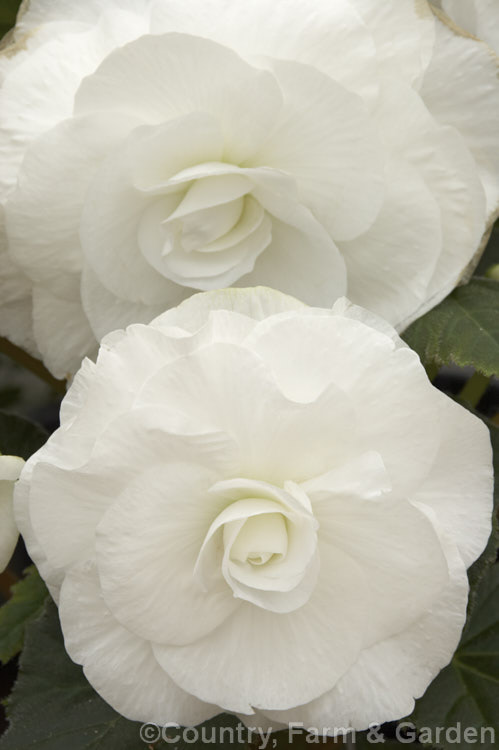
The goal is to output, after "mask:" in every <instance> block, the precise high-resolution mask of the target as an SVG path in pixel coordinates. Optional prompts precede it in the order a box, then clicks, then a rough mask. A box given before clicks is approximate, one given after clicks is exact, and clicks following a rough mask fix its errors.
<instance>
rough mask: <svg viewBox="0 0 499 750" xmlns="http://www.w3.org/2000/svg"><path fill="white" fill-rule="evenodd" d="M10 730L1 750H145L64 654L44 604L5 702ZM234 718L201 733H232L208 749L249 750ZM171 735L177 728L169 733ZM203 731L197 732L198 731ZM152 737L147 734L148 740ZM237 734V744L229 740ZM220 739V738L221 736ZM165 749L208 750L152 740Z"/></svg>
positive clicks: (53, 613) (135, 728)
mask: <svg viewBox="0 0 499 750" xmlns="http://www.w3.org/2000/svg"><path fill="white" fill-rule="evenodd" d="M7 708H8V718H9V722H10V725H9V729H8V730H7V732H6V734H5V735H4V737H3V738H2V739H1V740H0V750H28V749H29V750H68V748H71V750H147V748H148V747H149V745H148V743H147V742H144V741H143V740H142V739H141V736H140V731H141V724H140V723H137V722H133V721H129V720H127V719H124V718H123V717H122V716H120V715H119V714H117V713H116V711H114V710H113V709H112V708H111V707H110V706H109V705H108V704H107V703H105V702H104V701H103V700H102V699H101V698H100V697H99V696H98V695H97V693H96V692H95V691H94V690H93V688H92V687H91V686H90V685H89V683H88V682H87V680H86V679H85V677H84V675H83V671H82V669H81V668H80V667H79V666H77V665H76V664H74V663H73V662H72V661H71V659H70V658H69V656H68V655H67V653H66V651H65V650H64V643H63V639H62V633H61V629H60V625H59V617H58V613H57V608H56V607H55V605H54V603H53V602H52V600H47V602H46V604H45V607H44V609H43V611H42V613H41V615H40V616H39V617H38V618H37V619H36V620H34V621H33V622H31V623H30V624H29V626H28V627H27V628H26V639H25V647H24V651H23V653H22V655H21V659H20V669H19V678H18V681H17V683H16V685H15V687H14V691H13V692H12V694H11V696H10V697H9V699H8V702H7ZM238 726H239V722H238V720H237V719H236V718H235V717H232V716H227V715H225V714H222V715H220V716H218V717H216V718H215V719H213V720H211V721H210V722H206V724H204V725H203V727H205V732H207V733H208V735H210V733H211V731H212V730H213V732H214V736H215V737H218V736H220V731H219V730H220V728H221V727H224V728H228V729H229V730H230V729H232V730H233V731H232V732H230V731H229V732H228V736H227V740H226V741H225V742H224V741H222V742H221V743H220V742H216V743H213V744H209V745H208V747H211V748H217V747H224V746H227V747H229V746H230V747H234V746H236V747H239V748H240V749H241V750H242V749H243V748H246V749H247V748H248V743H247V732H246V731H245V730H244V731H242V732H241V741H240V742H239V741H238V735H237V731H236V730H237V727H238ZM171 731H172V732H173V733H174V732H175V731H176V730H171ZM199 732H201V729H199ZM152 736H153V735H150V737H151V739H152ZM234 736H235V741H232V739H233V737H234ZM222 740H223V738H222ZM151 747H154V748H158V749H160V750H164V749H165V748H167V747H171V748H173V747H175V748H176V749H177V750H187V749H188V748H194V750H203V749H204V750H206V747H207V745H206V742H204V743H203V742H202V741H199V742H195V743H191V742H189V741H187V742H184V741H180V742H176V743H175V744H171V743H166V742H164V741H162V740H160V741H159V742H152V741H151Z"/></svg>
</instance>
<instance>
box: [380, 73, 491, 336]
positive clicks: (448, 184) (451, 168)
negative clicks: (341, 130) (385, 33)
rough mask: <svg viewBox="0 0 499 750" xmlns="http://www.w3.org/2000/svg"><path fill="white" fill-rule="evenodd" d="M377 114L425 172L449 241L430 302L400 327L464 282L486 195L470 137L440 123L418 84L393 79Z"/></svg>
mask: <svg viewBox="0 0 499 750" xmlns="http://www.w3.org/2000/svg"><path fill="white" fill-rule="evenodd" d="M377 114H378V119H379V124H380V129H381V132H382V133H383V138H384V139H385V143H387V144H390V145H391V148H392V150H393V152H394V154H399V155H402V157H403V158H404V159H405V160H407V161H409V163H410V164H411V165H412V166H413V167H415V168H416V169H417V170H418V171H419V172H420V174H421V176H422V177H423V179H424V180H425V182H426V184H427V186H428V188H429V189H430V191H431V192H432V193H433V195H434V197H435V199H436V200H437V202H438V204H439V206H440V210H441V221H442V243H443V245H442V252H441V253H440V256H439V259H438V263H437V266H436V269H435V273H434V275H433V278H432V280H431V282H430V284H429V286H428V290H427V293H426V299H425V302H424V304H423V305H421V306H420V307H419V308H418V310H415V311H414V313H413V315H412V316H410V318H409V319H406V320H405V321H401V322H400V323H399V324H398V326H397V327H398V328H399V330H400V329H403V328H405V327H406V326H407V325H409V323H410V322H411V321H412V320H414V319H415V318H417V317H418V316H419V315H422V314H423V313H424V312H426V311H427V310H429V309H430V308H431V307H433V306H434V305H436V304H437V303H438V302H440V301H441V300H442V299H443V298H444V297H445V296H446V295H447V294H448V293H449V292H450V291H452V289H453V288H454V286H455V285H456V284H457V282H458V281H459V279H460V277H461V276H462V274H463V271H464V270H465V269H466V267H467V265H468V263H469V262H470V261H471V259H472V258H473V256H474V254H475V252H476V250H477V248H478V245H479V243H480V241H481V238H482V235H483V233H484V231H485V195H484V191H483V187H482V185H481V183H480V179H479V176H478V171H477V168H476V164H475V162H474V159H473V157H472V156H471V154H470V153H469V151H468V150H467V148H466V143H465V141H464V139H463V138H462V137H461V136H460V135H459V133H458V132H457V131H456V130H455V129H454V128H450V127H443V126H439V125H437V124H436V123H435V121H434V120H433V118H432V117H431V116H430V114H429V112H428V110H427V109H426V107H425V106H424V104H423V102H422V101H421V99H420V97H419V96H418V95H417V94H416V93H415V92H414V91H413V90H412V89H410V88H409V87H407V86H404V85H401V84H400V83H399V82H394V81H392V82H391V83H390V85H389V86H386V87H385V88H384V90H383V92H382V96H381V98H380V100H379V104H378V110H377Z"/></svg>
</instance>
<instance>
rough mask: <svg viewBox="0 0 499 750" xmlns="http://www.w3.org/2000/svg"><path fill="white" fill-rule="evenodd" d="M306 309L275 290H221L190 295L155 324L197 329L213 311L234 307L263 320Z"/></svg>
mask: <svg viewBox="0 0 499 750" xmlns="http://www.w3.org/2000/svg"><path fill="white" fill-rule="evenodd" d="M304 309H306V308H305V305H304V303H303V302H300V301H299V300H297V299H295V298H294V297H289V296H288V295H286V294H282V293H281V292H278V291H276V290H275V289H267V288H265V287H256V288H254V289H253V288H252V289H219V290H217V291H213V292H206V293H204V294H195V295H193V296H192V297H189V299H187V300H185V301H184V302H181V304H180V305H179V306H178V307H175V308H173V309H172V310H168V311H167V312H165V313H163V315H160V316H159V317H158V318H156V320H154V321H153V325H154V327H156V328H167V327H169V326H178V327H180V328H184V329H185V330H187V331H191V332H193V331H196V330H198V329H199V328H200V327H201V326H202V325H203V324H204V323H205V321H206V318H207V317H208V314H209V312H210V311H211V310H233V311H234V312H238V313H240V314H241V315H246V316H248V317H250V318H252V319H253V320H263V319H265V318H267V317H269V316H270V315H274V314H276V313H280V312H283V311H286V310H304Z"/></svg>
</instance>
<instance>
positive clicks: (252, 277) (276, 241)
mask: <svg viewBox="0 0 499 750" xmlns="http://www.w3.org/2000/svg"><path fill="white" fill-rule="evenodd" d="M289 209H290V212H294V218H293V219H292V220H291V221H292V224H284V223H283V222H282V221H279V220H278V219H274V220H273V221H272V242H271V243H270V245H269V246H268V247H267V248H266V249H265V251H264V252H263V253H262V254H261V255H260V256H259V257H258V259H257V261H256V263H255V267H254V269H253V271H251V272H250V273H247V274H245V275H244V276H242V277H241V278H240V279H239V280H238V281H237V283H236V284H235V286H243V287H245V286H251V285H254V286H260V285H264V286H270V287H276V288H277V289H279V290H280V291H283V292H285V293H286V294H290V295H293V296H296V297H297V298H298V299H301V300H303V301H304V302H306V303H308V304H315V305H322V306H325V307H330V306H331V305H332V304H333V302H335V301H336V300H337V299H338V297H340V296H342V295H344V294H345V291H346V270H345V263H344V261H343V258H342V257H341V255H340V253H339V251H338V249H337V247H336V245H335V244H334V242H333V241H332V240H331V238H330V237H329V235H328V234H327V232H326V231H325V230H324V229H323V228H322V227H321V226H320V224H319V223H318V222H317V221H315V219H314V218H313V217H312V215H311V214H310V215H307V213H306V211H305V210H304V209H302V208H301V207H300V206H299V205H293V204H290V206H289Z"/></svg>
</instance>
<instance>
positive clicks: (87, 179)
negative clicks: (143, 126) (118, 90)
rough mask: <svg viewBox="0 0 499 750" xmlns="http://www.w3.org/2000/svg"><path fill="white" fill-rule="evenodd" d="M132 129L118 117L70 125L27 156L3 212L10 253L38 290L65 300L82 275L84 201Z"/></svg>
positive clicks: (92, 118)
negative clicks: (45, 287) (70, 283)
mask: <svg viewBox="0 0 499 750" xmlns="http://www.w3.org/2000/svg"><path fill="white" fill-rule="evenodd" d="M133 125H134V121H133V120H131V119H130V118H127V117H126V116H124V115H123V114H120V115H119V116H116V115H115V114H114V113H104V114H97V115H91V116H90V117H83V118H75V119H72V120H66V121H64V122H63V123H61V124H60V125H58V126H57V127H56V128H54V129H53V130H51V131H49V132H48V133H47V134H45V135H43V136H42V137H40V138H39V139H38V140H37V141H35V143H34V144H33V146H32V147H31V148H30V149H29V150H28V152H27V154H26V157H25V160H24V162H23V165H22V168H21V170H20V175H19V182H18V184H17V187H16V189H15V190H14V192H13V193H12V194H11V196H10V198H9V200H8V202H7V205H6V209H5V211H6V224H7V233H8V240H9V251H10V253H11V255H12V256H13V258H14V260H15V261H16V262H17V263H18V264H19V265H21V267H22V268H23V269H24V271H25V273H26V274H27V275H28V276H29V278H31V280H32V281H33V282H34V283H35V284H40V283H41V284H50V289H51V290H52V291H53V292H55V293H56V294H57V293H59V294H61V292H62V293H64V285H65V281H66V279H67V277H68V276H71V275H72V274H74V273H77V272H79V271H81V268H82V264H83V261H82V254H81V246H80V239H79V232H80V221H81V213H82V210H83V205H84V201H85V196H86V194H87V192H88V189H89V186H90V183H91V181H92V178H93V177H94V175H95V172H96V170H97V169H98V167H99V164H100V162H101V161H102V160H103V159H104V157H105V156H106V155H107V153H108V152H109V150H110V149H113V148H114V147H115V146H116V145H117V144H119V143H120V141H121V140H122V138H123V136H124V135H125V134H126V133H127V132H128V130H129V129H130V128H131V127H133ZM61 277H62V278H61ZM72 297H73V295H71V296H70V299H72Z"/></svg>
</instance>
